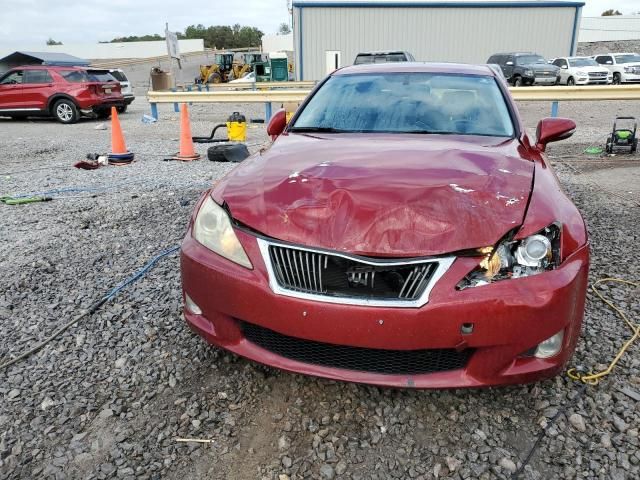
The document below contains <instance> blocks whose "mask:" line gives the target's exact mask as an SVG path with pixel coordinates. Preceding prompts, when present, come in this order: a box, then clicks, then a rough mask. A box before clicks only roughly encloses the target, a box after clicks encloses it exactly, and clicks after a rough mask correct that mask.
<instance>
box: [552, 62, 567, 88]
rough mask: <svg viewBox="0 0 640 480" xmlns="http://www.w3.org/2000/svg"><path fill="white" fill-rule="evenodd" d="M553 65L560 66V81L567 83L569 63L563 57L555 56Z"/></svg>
mask: <svg viewBox="0 0 640 480" xmlns="http://www.w3.org/2000/svg"><path fill="white" fill-rule="evenodd" d="M553 65H555V66H556V67H559V68H560V83H567V80H568V79H569V64H568V63H567V61H566V60H565V59H564V58H556V59H555V60H554V61H553Z"/></svg>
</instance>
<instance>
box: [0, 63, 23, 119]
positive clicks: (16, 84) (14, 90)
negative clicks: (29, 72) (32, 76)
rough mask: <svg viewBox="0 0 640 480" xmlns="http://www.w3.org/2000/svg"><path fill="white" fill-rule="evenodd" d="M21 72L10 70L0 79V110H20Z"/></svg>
mask: <svg viewBox="0 0 640 480" xmlns="http://www.w3.org/2000/svg"><path fill="white" fill-rule="evenodd" d="M23 73H24V72H23V70H11V71H10V72H7V73H6V74H5V75H4V76H3V77H2V78H0V110H16V109H20V108H22V77H23Z"/></svg>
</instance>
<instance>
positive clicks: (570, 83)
mask: <svg viewBox="0 0 640 480" xmlns="http://www.w3.org/2000/svg"><path fill="white" fill-rule="evenodd" d="M575 84H576V81H575V80H574V79H573V77H569V78H568V79H567V85H568V86H570V87H573V86H574V85H575Z"/></svg>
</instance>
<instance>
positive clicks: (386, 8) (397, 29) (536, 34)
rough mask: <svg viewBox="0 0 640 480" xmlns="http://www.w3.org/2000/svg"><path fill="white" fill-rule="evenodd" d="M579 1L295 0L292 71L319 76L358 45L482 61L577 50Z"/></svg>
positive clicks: (428, 57)
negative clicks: (501, 54)
mask: <svg viewBox="0 0 640 480" xmlns="http://www.w3.org/2000/svg"><path fill="white" fill-rule="evenodd" d="M583 6H584V2H580V1H561V0H540V1H531V0H528V1H518V0H502V1H501V0H491V1H480V0H477V1H471V0H469V1H425V0H414V1H412V0H377V1H371V0H293V34H294V50H295V71H296V78H297V79H298V80H318V79H321V78H322V77H324V76H325V75H326V74H327V73H328V72H330V71H332V70H334V69H335V67H336V65H337V66H345V65H350V64H352V63H353V60H354V59H355V56H356V54H357V53H358V52H361V51H372V50H405V51H409V52H410V53H412V54H413V56H414V57H415V58H416V59H417V60H419V61H434V62H465V63H484V62H486V61H487V59H488V58H489V56H490V55H491V54H493V53H499V52H513V51H534V52H536V53H539V54H541V55H544V56H546V57H558V56H565V55H574V54H575V51H576V46H577V36H578V31H579V28H580V16H581V11H582V7H583Z"/></svg>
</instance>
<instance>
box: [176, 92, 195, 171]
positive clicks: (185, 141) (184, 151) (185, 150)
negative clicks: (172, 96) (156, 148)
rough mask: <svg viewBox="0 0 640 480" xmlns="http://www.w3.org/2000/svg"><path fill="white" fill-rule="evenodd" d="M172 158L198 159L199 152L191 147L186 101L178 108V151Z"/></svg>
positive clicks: (181, 159)
mask: <svg viewBox="0 0 640 480" xmlns="http://www.w3.org/2000/svg"><path fill="white" fill-rule="evenodd" d="M173 159H174V160H180V161H182V162H190V161H192V160H198V159H200V154H198V153H196V151H195V150H194V148H193V139H192V138H191V123H190V122H189V108H188V107H187V104H186V103H183V104H182V108H181V109H180V152H178V154H176V155H175V156H174V157H173Z"/></svg>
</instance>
